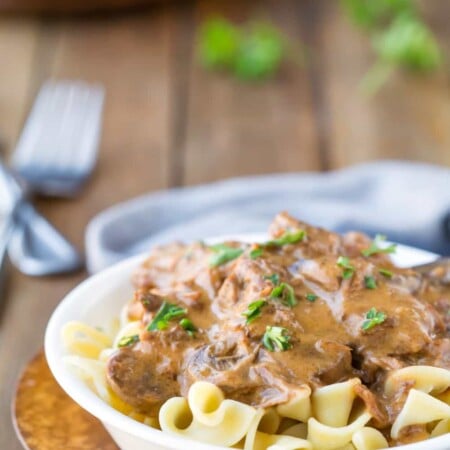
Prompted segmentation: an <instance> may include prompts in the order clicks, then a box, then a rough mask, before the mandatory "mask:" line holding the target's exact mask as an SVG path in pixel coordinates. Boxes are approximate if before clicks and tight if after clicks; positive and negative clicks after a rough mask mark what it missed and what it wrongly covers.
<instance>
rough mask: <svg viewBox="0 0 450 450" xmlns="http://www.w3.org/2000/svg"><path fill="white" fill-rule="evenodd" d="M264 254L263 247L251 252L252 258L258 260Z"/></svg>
mask: <svg viewBox="0 0 450 450" xmlns="http://www.w3.org/2000/svg"><path fill="white" fill-rule="evenodd" d="M263 252H264V249H263V248H262V247H256V248H254V249H253V250H251V251H250V258H251V259H257V258H259V257H260V256H261V255H262V254H263Z"/></svg>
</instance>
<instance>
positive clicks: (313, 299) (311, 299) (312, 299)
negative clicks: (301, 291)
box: [306, 294, 319, 303]
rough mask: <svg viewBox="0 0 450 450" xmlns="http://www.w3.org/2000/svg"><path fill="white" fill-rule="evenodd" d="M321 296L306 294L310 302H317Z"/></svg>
mask: <svg viewBox="0 0 450 450" xmlns="http://www.w3.org/2000/svg"><path fill="white" fill-rule="evenodd" d="M318 298H319V297H318V296H317V295H316V294H306V300H308V302H311V303H313V302H315V301H316V300H317V299H318Z"/></svg>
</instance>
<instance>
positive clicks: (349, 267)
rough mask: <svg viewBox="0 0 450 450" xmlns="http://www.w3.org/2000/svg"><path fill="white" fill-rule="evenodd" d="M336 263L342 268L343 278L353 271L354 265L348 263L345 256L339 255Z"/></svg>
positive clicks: (349, 276) (350, 275)
mask: <svg viewBox="0 0 450 450" xmlns="http://www.w3.org/2000/svg"><path fill="white" fill-rule="evenodd" d="M336 264H337V265H338V266H339V267H342V268H343V269H344V270H343V271H342V278H344V280H347V279H348V278H351V277H352V276H353V274H354V273H355V266H353V265H352V264H351V263H350V260H349V259H348V257H347V256H339V258H338V259H337V263H336Z"/></svg>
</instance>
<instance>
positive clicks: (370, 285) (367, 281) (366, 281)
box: [364, 276, 377, 289]
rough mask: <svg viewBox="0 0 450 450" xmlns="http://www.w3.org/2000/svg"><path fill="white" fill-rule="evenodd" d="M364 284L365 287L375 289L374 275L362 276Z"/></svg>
mask: <svg viewBox="0 0 450 450" xmlns="http://www.w3.org/2000/svg"><path fill="white" fill-rule="evenodd" d="M364 285H365V286H366V288H367V289H375V288H376V287H377V280H375V278H374V277H371V276H366V277H364Z"/></svg>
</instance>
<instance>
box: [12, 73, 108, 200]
mask: <svg viewBox="0 0 450 450" xmlns="http://www.w3.org/2000/svg"><path fill="white" fill-rule="evenodd" d="M103 103H104V89H103V88H102V87H101V86H99V85H90V84H87V83H83V82H80V81H48V82H46V83H45V84H44V85H43V87H42V88H41V90H40V91H39V94H38V96H37V98H36V101H35V103H34V105H33V108H32V110H31V112H30V115H29V116H28V119H27V121H26V123H25V126H24V129H23V132H22V134H21V136H20V138H19V142H18V144H17V147H16V150H15V151H14V154H13V156H12V159H11V163H12V166H13V168H14V170H15V171H16V173H17V174H18V175H19V176H20V178H21V179H22V180H24V181H25V182H26V187H27V188H28V189H29V190H31V191H32V192H35V193H39V194H42V195H50V196H57V197H72V196H73V195H74V194H75V193H76V192H78V190H79V189H80V188H81V187H82V185H83V184H84V182H85V181H86V180H87V178H88V176H89V175H90V173H91V172H92V170H93V168H94V165H95V162H96V158H97V149H98V144H99V139H100V130H101V119H102V110H103Z"/></svg>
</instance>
